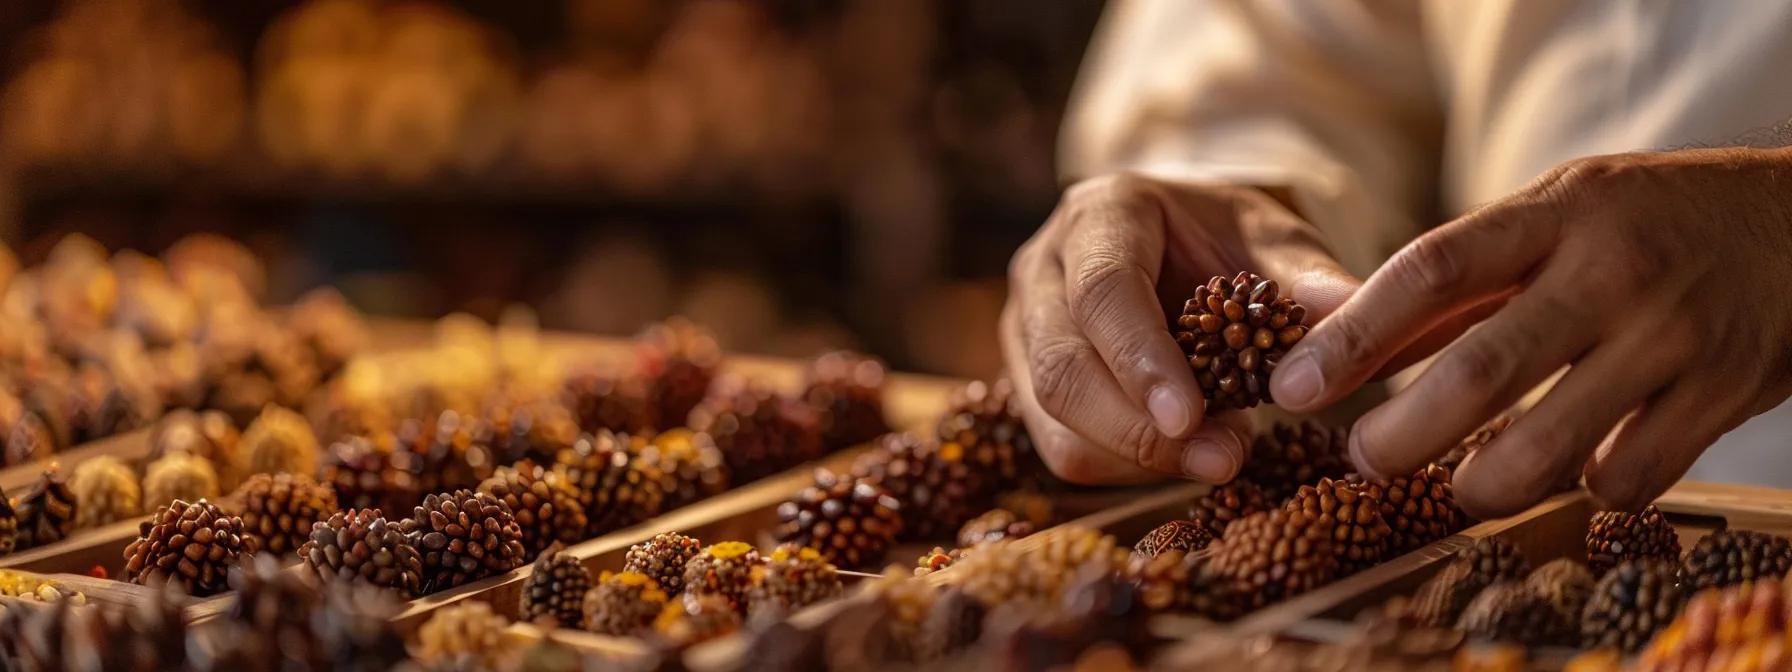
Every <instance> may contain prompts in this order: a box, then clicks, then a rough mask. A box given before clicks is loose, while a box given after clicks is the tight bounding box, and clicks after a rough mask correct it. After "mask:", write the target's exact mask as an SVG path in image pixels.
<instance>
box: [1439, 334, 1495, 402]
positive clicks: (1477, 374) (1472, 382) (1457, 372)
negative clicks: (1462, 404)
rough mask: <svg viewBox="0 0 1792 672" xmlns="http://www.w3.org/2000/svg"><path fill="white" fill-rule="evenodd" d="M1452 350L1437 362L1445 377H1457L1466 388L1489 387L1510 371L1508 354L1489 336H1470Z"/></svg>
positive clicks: (1483, 388) (1453, 378)
mask: <svg viewBox="0 0 1792 672" xmlns="http://www.w3.org/2000/svg"><path fill="white" fill-rule="evenodd" d="M1452 350H1453V351H1452V352H1451V353H1449V355H1448V356H1447V357H1445V359H1444V360H1443V361H1441V362H1438V366H1439V367H1442V373H1443V374H1444V376H1445V379H1446V380H1450V381H1457V382H1458V383H1459V384H1460V385H1461V386H1462V387H1463V388H1465V389H1471V390H1485V389H1491V388H1493V387H1494V386H1496V385H1499V384H1501V383H1503V382H1505V380H1506V379H1507V377H1508V376H1509V375H1510V374H1511V367H1512V363H1511V357H1509V356H1508V355H1507V354H1506V350H1505V349H1504V348H1503V347H1502V346H1500V345H1496V344H1495V343H1494V342H1493V341H1492V340H1491V339H1487V338H1477V339H1471V340H1468V341H1465V342H1463V343H1462V344H1461V345H1458V346H1456V347H1455V348H1453V349H1452Z"/></svg>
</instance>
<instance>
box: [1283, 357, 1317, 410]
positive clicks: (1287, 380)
mask: <svg viewBox="0 0 1792 672" xmlns="http://www.w3.org/2000/svg"><path fill="white" fill-rule="evenodd" d="M1271 384H1272V385H1274V386H1275V396H1276V403H1277V404H1280V405H1283V406H1289V407H1303V406H1307V405H1309V404H1312V403H1313V402H1315V401H1318V400H1319V393H1320V392H1322V391H1323V390H1324V388H1325V379H1324V378H1321V377H1320V374H1319V362H1315V361H1313V356H1312V355H1295V356H1294V358H1293V359H1290V360H1288V361H1286V362H1282V365H1281V366H1280V367H1277V368H1276V372H1275V380H1274V381H1271Z"/></svg>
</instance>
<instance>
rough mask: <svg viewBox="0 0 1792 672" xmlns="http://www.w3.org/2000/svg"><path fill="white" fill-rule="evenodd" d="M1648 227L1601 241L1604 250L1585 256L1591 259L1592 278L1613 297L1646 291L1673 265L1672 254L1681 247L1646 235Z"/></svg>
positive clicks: (1679, 250) (1681, 252)
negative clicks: (1664, 270) (1663, 271)
mask: <svg viewBox="0 0 1792 672" xmlns="http://www.w3.org/2000/svg"><path fill="white" fill-rule="evenodd" d="M1650 230H1651V229H1647V228H1645V227H1635V228H1631V229H1629V230H1627V231H1625V232H1624V234H1623V235H1619V236H1617V237H1616V239H1615V240H1610V241H1607V242H1605V243H1602V244H1600V245H1599V246H1598V247H1600V248H1603V250H1594V252H1593V253H1592V254H1589V255H1587V256H1588V257H1590V258H1591V259H1592V260H1594V261H1593V264H1594V265H1593V267H1592V268H1590V269H1588V270H1590V271H1591V273H1590V275H1591V277H1592V279H1593V280H1594V281H1595V282H1597V283H1598V286H1599V287H1601V288H1603V289H1604V290H1605V291H1607V292H1610V293H1611V295H1613V296H1636V295H1640V294H1642V293H1644V292H1646V291H1648V290H1649V289H1650V288H1651V287H1653V286H1654V285H1655V284H1656V283H1657V282H1658V281H1659V280H1660V278H1661V277H1662V270H1663V269H1667V268H1673V267H1674V266H1675V265H1676V264H1675V256H1676V255H1677V254H1684V250H1683V248H1680V246H1678V245H1675V244H1673V243H1671V242H1668V241H1661V240H1656V239H1654V238H1652V237H1650V236H1649V235H1648V232H1649V231H1650Z"/></svg>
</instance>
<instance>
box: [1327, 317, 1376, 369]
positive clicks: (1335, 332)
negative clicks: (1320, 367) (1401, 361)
mask: <svg viewBox="0 0 1792 672" xmlns="http://www.w3.org/2000/svg"><path fill="white" fill-rule="evenodd" d="M1326 323H1327V324H1329V325H1331V328H1330V329H1328V330H1327V331H1328V332H1329V333H1330V335H1329V336H1327V337H1326V341H1325V345H1326V348H1325V349H1326V351H1327V354H1329V355H1330V356H1329V357H1328V358H1327V359H1326V361H1333V362H1367V361H1371V358H1373V357H1374V356H1375V352H1374V350H1375V344H1374V343H1373V342H1372V339H1371V338H1370V336H1369V327H1368V326H1367V323H1365V322H1364V321H1363V320H1362V318H1359V317H1355V316H1353V315H1349V314H1345V313H1337V314H1334V315H1332V316H1331V317H1330V318H1328V319H1327V320H1326Z"/></svg>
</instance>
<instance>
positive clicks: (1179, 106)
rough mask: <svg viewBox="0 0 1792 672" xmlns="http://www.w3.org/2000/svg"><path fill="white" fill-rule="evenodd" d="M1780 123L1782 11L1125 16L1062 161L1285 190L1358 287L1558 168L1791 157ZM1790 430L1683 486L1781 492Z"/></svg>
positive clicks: (1786, 31) (1711, 456)
mask: <svg viewBox="0 0 1792 672" xmlns="http://www.w3.org/2000/svg"><path fill="white" fill-rule="evenodd" d="M1789 118H1792V2H1784V1H1782V0H1679V1H1675V0H1609V1H1586V2H1568V1H1550V0H1382V1H1376V0H1260V1H1251V0H1115V2H1113V3H1112V4H1111V5H1110V6H1109V9H1108V11H1107V15H1106V16H1105V17H1104V18H1103V20H1102V25H1101V26H1100V28H1099V29H1098V31H1097V33H1096V38H1095V41H1094V42H1093V43H1092V44H1091V46H1090V54H1089V56H1088V58H1087V59H1086V61H1085V63H1084V66H1083V72H1082V76H1081V78H1080V81H1079V84H1078V90H1077V92H1076V95H1075V96H1074V99H1073V101H1072V109H1071V112H1070V115H1069V117H1068V118H1067V120H1066V122H1065V127H1064V132H1063V137H1062V142H1061V145H1060V157H1059V159H1060V167H1061V170H1062V171H1063V172H1064V174H1065V177H1066V178H1067V179H1074V178H1078V177H1084V176H1088V175H1095V174H1101V173H1106V172H1113V171H1121V170H1132V171H1137V172H1141V173H1146V174H1151V175H1156V176H1159V177H1166V178H1175V179H1195V180H1222V181H1231V182H1243V183H1249V184H1257V185H1264V186H1272V185H1273V186H1283V187H1287V188H1288V189H1290V191H1291V192H1292V193H1293V194H1294V196H1295V199H1296V201H1297V204H1298V205H1299V206H1300V209H1301V211H1302V214H1303V215H1305V216H1307V217H1308V218H1309V219H1311V220H1312V221H1313V222H1314V223H1315V224H1316V225H1318V226H1319V227H1320V229H1322V230H1323V231H1325V232H1326V234H1327V237H1328V239H1329V242H1330V244H1331V245H1332V248H1333V250H1334V251H1335V252H1337V253H1338V256H1339V259H1340V260H1341V261H1342V262H1343V263H1344V264H1345V266H1346V267H1347V268H1349V269H1350V270H1351V271H1353V272H1355V273H1357V274H1358V275H1367V274H1368V273H1369V272H1371V271H1372V270H1374V268H1375V267H1376V266H1378V265H1379V264H1380V263H1381V262H1382V261H1383V260H1384V259H1386V258H1387V257H1388V255H1390V254H1391V253H1393V252H1394V251H1395V250H1397V249H1399V247H1400V246H1401V245H1404V244H1405V243H1406V242H1407V241H1409V240H1411V239H1412V238H1413V237H1414V236H1415V235H1417V234H1418V233H1419V232H1421V231H1423V230H1424V229H1426V228H1429V227H1431V226H1434V225H1436V224H1438V223H1440V222H1443V221H1446V220H1448V219H1449V218H1450V217H1452V216H1454V215H1455V214H1456V213H1460V212H1463V211H1464V210H1466V209H1467V208H1469V207H1470V206H1472V205H1474V204H1477V203H1481V202H1484V201H1489V200H1493V199H1497V198H1500V197H1502V196H1504V195H1506V194H1508V193H1510V192H1511V191H1513V190H1514V189H1516V188H1518V187H1519V186H1522V185H1523V184H1525V183H1526V182H1528V181H1530V180H1531V179H1532V178H1534V177H1536V176H1537V175H1538V174H1540V173H1542V172H1544V171H1546V170H1548V169H1549V168H1550V167H1552V166H1555V165H1556V164H1559V163H1562V162H1563V161H1566V160H1568V159H1572V158H1575V157H1580V156H1588V155H1595V154H1609V153H1616V152H1626V151H1635V150H1659V149H1673V148H1679V147H1688V146H1735V145H1749V146H1784V145H1787V144H1792V122H1789V121H1788V119H1789ZM1788 427H1792V408H1789V407H1787V406H1782V407H1781V408H1779V409H1775V410H1774V411H1771V412H1769V413H1767V414H1764V415H1763V416H1761V417H1759V418H1757V419H1755V420H1754V421H1751V422H1750V423H1749V424H1747V425H1744V426H1743V427H1742V428H1740V429H1738V430H1736V431H1735V432H1732V433H1731V434H1730V435H1728V436H1726V437H1725V438H1724V440H1722V441H1720V443H1719V445H1718V446H1717V447H1715V448H1714V449H1713V450H1712V451H1711V452H1709V453H1708V454H1707V458H1706V459H1705V460H1702V461H1701V463H1700V465H1699V466H1697V467H1695V468H1694V475H1695V476H1699V477H1705V478H1725V477H1729V478H1727V479H1726V480H1748V481H1752V482H1759V483H1768V484H1775V485H1792V460H1786V459H1785V454H1786V452H1785V451H1788V450H1792V446H1788V445H1787V444H1786V443H1785V441H1784V438H1783V437H1784V436H1785V435H1786V433H1785V432H1784V429H1786V428H1788Z"/></svg>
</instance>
